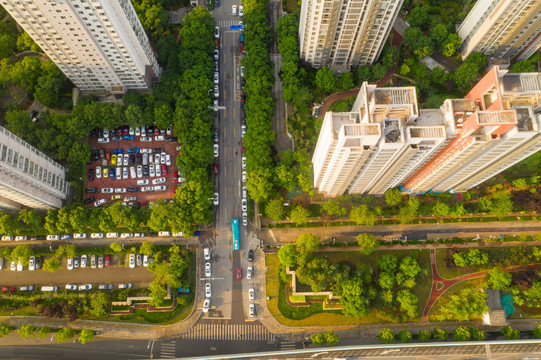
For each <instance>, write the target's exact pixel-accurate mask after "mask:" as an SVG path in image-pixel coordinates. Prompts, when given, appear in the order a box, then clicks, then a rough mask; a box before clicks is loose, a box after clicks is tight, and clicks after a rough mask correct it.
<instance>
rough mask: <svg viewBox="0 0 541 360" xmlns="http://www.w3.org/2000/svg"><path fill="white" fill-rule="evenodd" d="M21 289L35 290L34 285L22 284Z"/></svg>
mask: <svg viewBox="0 0 541 360" xmlns="http://www.w3.org/2000/svg"><path fill="white" fill-rule="evenodd" d="M19 290H20V291H34V285H28V286H21V287H20V288H19Z"/></svg>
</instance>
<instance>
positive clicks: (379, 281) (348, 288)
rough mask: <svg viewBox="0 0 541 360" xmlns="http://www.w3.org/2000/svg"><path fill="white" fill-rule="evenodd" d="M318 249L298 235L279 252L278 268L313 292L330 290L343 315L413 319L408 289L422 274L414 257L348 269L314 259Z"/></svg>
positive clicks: (414, 306) (306, 237) (314, 242)
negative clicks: (379, 312) (374, 312)
mask: <svg viewBox="0 0 541 360" xmlns="http://www.w3.org/2000/svg"><path fill="white" fill-rule="evenodd" d="M319 245H320V241H319V238H318V237H317V236H315V235H313V234H310V233H306V234H303V235H301V236H300V237H299V238H298V239H297V243H296V244H295V245H293V244H291V245H285V246H283V247H281V248H280V250H279V251H278V257H279V259H280V265H281V266H282V267H285V266H288V267H292V268H295V275H296V277H297V279H298V281H299V282H301V283H303V284H306V285H309V286H310V287H311V289H312V291H313V292H319V291H323V290H327V291H328V290H330V291H332V292H333V294H334V295H335V296H340V303H341V304H342V308H343V312H344V314H345V315H348V316H356V317H360V316H363V315H366V314H367V313H368V312H369V311H370V309H371V308H373V307H378V308H381V309H385V310H386V311H387V312H392V313H394V314H395V315H396V316H397V317H401V318H403V319H413V318H415V317H416V316H417V303H418V298H417V297H416V296H415V295H414V294H413V293H412V292H411V289H412V288H413V287H415V285H416V277H418V276H420V275H422V274H426V271H425V270H423V269H422V268H421V266H420V265H419V263H418V262H417V261H416V260H415V259H414V257H413V256H415V254H416V253H412V255H411V256H404V257H399V256H396V255H390V254H388V255H383V256H381V257H378V261H377V264H378V266H377V267H370V266H367V265H361V266H358V267H357V268H351V267H350V266H349V265H346V264H343V263H339V264H333V263H331V262H329V261H328V260H327V259H326V258H324V257H322V256H318V255H316V254H315V253H314V250H316V249H317V248H318V247H319ZM281 273H282V274H283V270H281ZM282 277H284V276H282ZM283 280H285V279H283Z"/></svg>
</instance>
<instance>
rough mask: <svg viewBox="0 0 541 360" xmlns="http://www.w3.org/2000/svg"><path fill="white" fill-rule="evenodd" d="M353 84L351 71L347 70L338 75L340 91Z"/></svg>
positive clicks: (349, 87)
mask: <svg viewBox="0 0 541 360" xmlns="http://www.w3.org/2000/svg"><path fill="white" fill-rule="evenodd" d="M354 86H355V83H354V82H353V77H352V76H351V73H349V72H343V73H341V74H340V76H339V77H338V89H340V91H346V90H349V89H351V88H352V87H354Z"/></svg>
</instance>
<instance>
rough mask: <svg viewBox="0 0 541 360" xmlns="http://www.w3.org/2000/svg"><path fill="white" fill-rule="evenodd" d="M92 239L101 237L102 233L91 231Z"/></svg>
mask: <svg viewBox="0 0 541 360" xmlns="http://www.w3.org/2000/svg"><path fill="white" fill-rule="evenodd" d="M90 237H91V238H92V239H103V233H92V234H90Z"/></svg>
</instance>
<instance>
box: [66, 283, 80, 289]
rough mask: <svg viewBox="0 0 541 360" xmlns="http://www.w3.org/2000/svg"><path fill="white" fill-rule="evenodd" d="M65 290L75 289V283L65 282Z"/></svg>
mask: <svg viewBox="0 0 541 360" xmlns="http://www.w3.org/2000/svg"><path fill="white" fill-rule="evenodd" d="M66 290H77V285H73V284H66Z"/></svg>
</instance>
